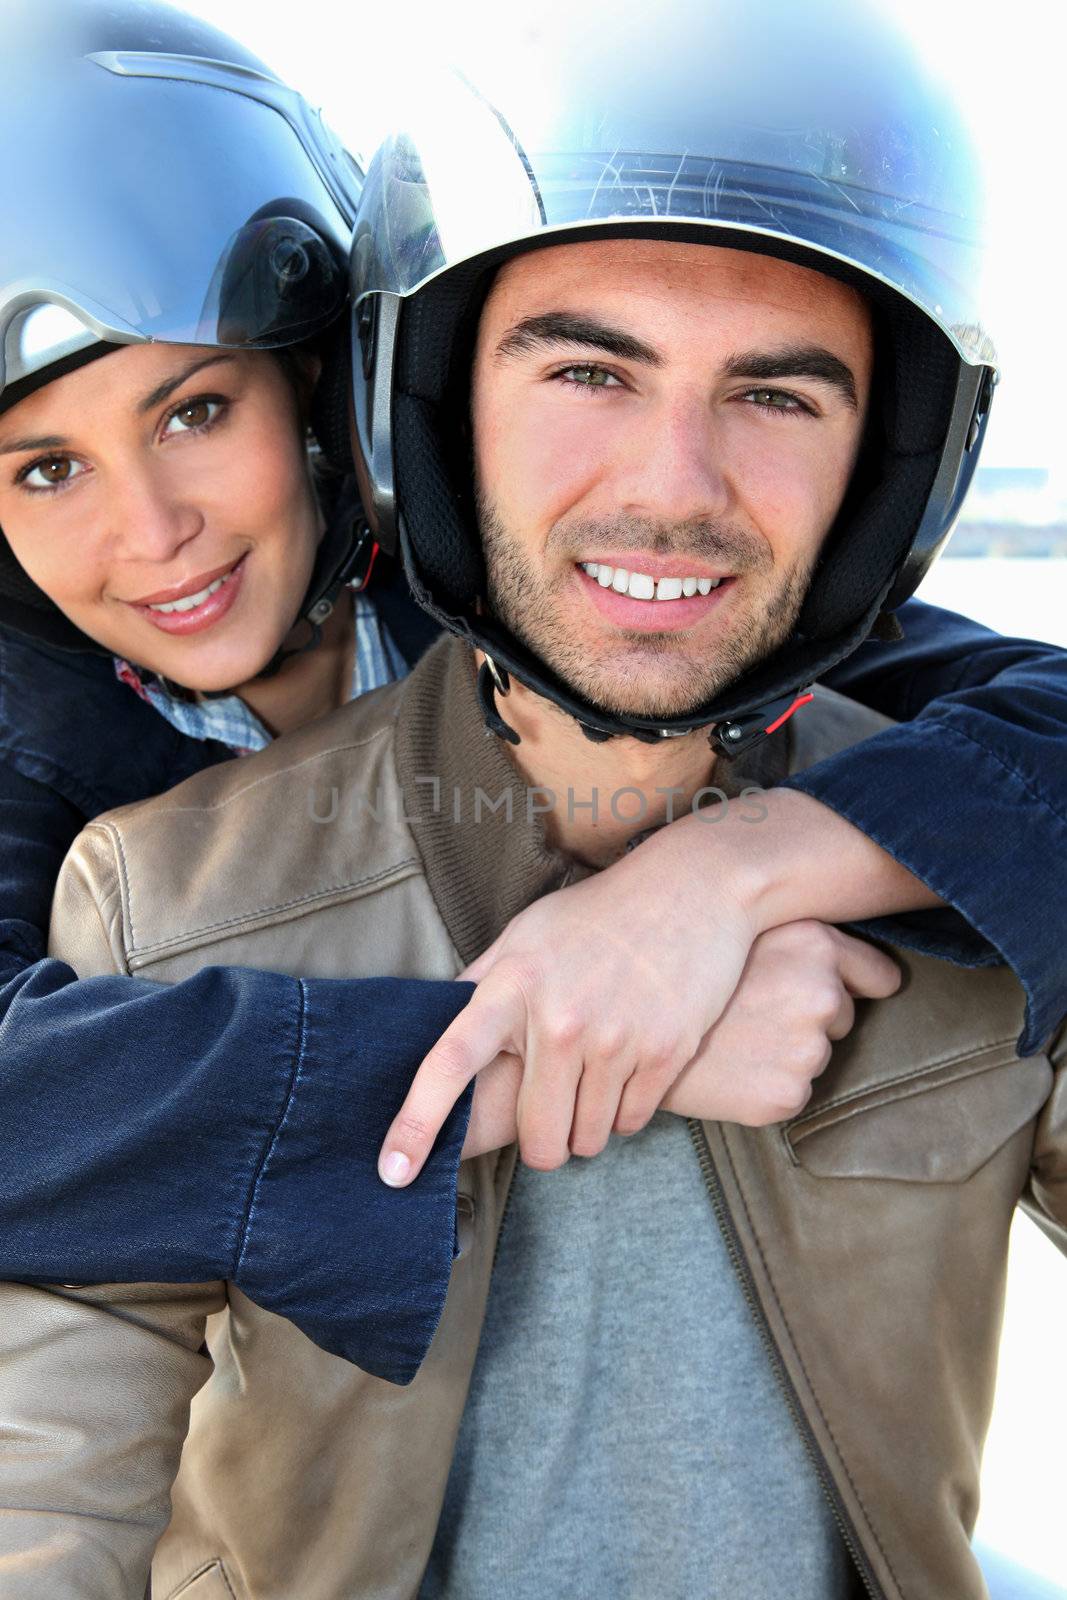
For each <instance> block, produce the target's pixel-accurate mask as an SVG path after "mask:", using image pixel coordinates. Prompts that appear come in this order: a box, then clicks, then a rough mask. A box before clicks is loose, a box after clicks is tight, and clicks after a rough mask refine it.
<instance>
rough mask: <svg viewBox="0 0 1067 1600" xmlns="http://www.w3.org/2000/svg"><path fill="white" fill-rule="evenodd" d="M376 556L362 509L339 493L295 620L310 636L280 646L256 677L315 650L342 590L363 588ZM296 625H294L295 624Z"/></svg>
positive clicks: (270, 673) (354, 499) (351, 497)
mask: <svg viewBox="0 0 1067 1600" xmlns="http://www.w3.org/2000/svg"><path fill="white" fill-rule="evenodd" d="M377 554H378V544H377V541H376V540H375V538H374V535H373V533H371V530H370V528H369V527H368V525H367V520H366V518H365V517H364V515H363V507H362V506H361V505H360V503H359V500H358V498H357V497H356V496H355V495H354V494H351V495H350V494H344V493H342V496H341V499H340V501H339V503H338V505H337V506H336V508H335V510H334V512H333V515H332V516H331V517H330V520H329V521H328V523H327V524H326V531H325V533H324V534H323V536H322V540H321V543H320V544H319V550H318V555H317V556H316V559H315V567H314V570H313V572H312V574H311V582H310V584H309V585H308V590H307V593H306V594H305V596H304V600H303V604H302V605H301V607H300V615H299V616H298V617H297V619H296V621H297V622H298V623H299V622H306V623H307V624H308V625H309V627H310V630H311V631H310V634H309V636H308V638H307V639H306V640H305V641H304V643H303V644H300V645H296V646H294V647H293V648H291V649H288V650H286V649H285V648H283V647H282V646H281V645H279V647H278V649H277V650H276V651H275V652H274V655H273V656H272V657H271V659H270V660H269V661H268V662H267V665H266V666H265V667H264V668H263V669H262V670H261V671H260V672H258V673H257V674H256V676H257V678H273V677H274V675H275V673H276V672H278V670H279V669H280V668H281V667H282V666H284V664H285V663H286V662H287V661H291V660H292V659H293V657H294V656H302V655H303V654H304V653H305V651H308V650H314V649H315V647H316V646H317V645H318V643H319V641H320V640H321V638H322V625H323V623H324V622H325V621H326V619H327V618H328V617H329V616H330V614H331V613H332V611H333V608H334V606H335V605H336V604H337V599H338V596H339V595H340V593H341V591H342V589H345V588H349V589H365V588H366V586H367V584H368V582H369V581H370V575H371V571H372V570H373V567H374V562H375V558H376V557H377ZM294 626H295V624H294Z"/></svg>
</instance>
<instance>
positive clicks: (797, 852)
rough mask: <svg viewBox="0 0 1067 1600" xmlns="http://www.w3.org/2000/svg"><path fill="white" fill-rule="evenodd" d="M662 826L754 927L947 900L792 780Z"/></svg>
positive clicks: (848, 918)
mask: <svg viewBox="0 0 1067 1600" xmlns="http://www.w3.org/2000/svg"><path fill="white" fill-rule="evenodd" d="M683 830H684V831H685V835H686V837H685V840H684V846H683V840H682V837H681V835H682V831H683ZM665 835H674V836H675V837H674V839H673V840H672V844H673V845H674V846H675V848H678V847H680V846H681V847H683V848H684V851H685V853H686V855H687V857H688V858H689V871H690V872H691V873H692V872H695V873H696V874H697V875H698V876H699V878H700V879H701V881H702V883H704V884H706V885H708V886H709V887H710V886H712V885H714V886H715V887H716V888H717V889H719V890H721V891H722V892H723V893H724V894H725V895H726V896H727V897H728V898H729V899H730V900H732V901H734V902H735V903H736V905H737V906H738V907H739V908H740V909H741V910H742V911H743V912H744V914H745V915H746V916H747V917H748V918H749V919H750V920H751V922H752V925H753V929H754V936H755V934H759V933H763V932H765V931H766V930H767V929H769V928H776V927H780V926H781V925H782V924H783V923H787V922H796V921H799V920H800V919H801V918H813V919H815V920H817V921H820V922H855V921H860V920H864V919H866V918H869V917H884V916H894V915H898V914H900V913H901V912H906V911H921V910H926V909H928V908H930V907H933V906H938V905H941V904H943V902H942V901H941V900H940V899H939V898H938V896H937V895H935V894H934V893H933V891H932V890H930V889H929V888H927V886H926V884H924V883H923V882H922V880H921V879H919V878H917V877H915V876H914V874H913V873H911V872H909V871H908V869H907V868H906V867H903V866H901V864H900V862H898V861H897V860H895V859H894V857H893V856H891V855H890V854H889V852H888V851H886V850H883V849H882V847H881V846H880V845H878V844H876V843H875V842H874V840H873V839H870V838H868V837H867V835H866V834H865V833H863V832H862V831H861V829H859V828H857V827H855V826H854V824H853V823H851V822H847V821H846V820H845V818H844V817H840V816H838V814H837V813H836V812H835V811H832V810H831V809H830V807H829V806H826V805H823V804H822V802H821V801H819V800H813V799H812V798H811V796H810V795H806V794H801V793H799V792H798V791H796V790H794V789H769V790H767V791H765V792H764V793H763V794H761V796H760V803H759V806H758V808H756V807H753V806H752V805H748V806H746V807H740V806H731V807H729V808H727V809H726V814H725V816H723V817H722V820H721V821H716V822H709V821H705V820H704V819H703V818H702V817H701V816H699V815H697V816H689V817H683V818H681V819H679V821H678V822H676V823H674V824H672V825H671V826H670V827H669V828H667V829H665V830H664V831H663V834H662V835H660V836H659V837H660V838H664V836H665ZM650 842H651V841H650Z"/></svg>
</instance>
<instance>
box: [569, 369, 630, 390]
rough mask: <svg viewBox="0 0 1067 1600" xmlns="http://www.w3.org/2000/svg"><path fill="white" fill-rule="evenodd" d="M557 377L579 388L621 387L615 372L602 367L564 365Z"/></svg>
mask: <svg viewBox="0 0 1067 1600" xmlns="http://www.w3.org/2000/svg"><path fill="white" fill-rule="evenodd" d="M557 377H560V378H564V379H566V381H567V382H568V383H573V384H575V385H576V386H577V387H578V388H581V389H608V388H621V387H622V385H621V384H620V382H619V380H618V378H617V377H616V376H615V374H614V373H613V372H607V371H606V370H605V369H604V368H603V367H591V366H581V367H564V369H563V371H562V372H560V373H557Z"/></svg>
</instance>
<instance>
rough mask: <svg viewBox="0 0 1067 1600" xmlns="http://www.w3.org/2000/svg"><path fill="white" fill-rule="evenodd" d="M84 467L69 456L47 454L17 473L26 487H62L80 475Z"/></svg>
mask: <svg viewBox="0 0 1067 1600" xmlns="http://www.w3.org/2000/svg"><path fill="white" fill-rule="evenodd" d="M84 470H85V469H84V468H83V467H82V466H81V465H80V464H79V463H78V462H77V461H73V460H72V459H71V457H70V456H47V457H46V458H45V459H44V460H43V461H35V462H34V463H33V465H32V466H30V467H26V468H24V469H23V471H22V472H20V473H19V475H18V481H19V483H21V484H23V485H24V486H25V487H26V488H27V489H32V490H40V489H63V488H65V487H66V485H67V484H68V483H71V482H73V480H74V479H75V478H78V477H80V476H81V474H82V472H83V471H84Z"/></svg>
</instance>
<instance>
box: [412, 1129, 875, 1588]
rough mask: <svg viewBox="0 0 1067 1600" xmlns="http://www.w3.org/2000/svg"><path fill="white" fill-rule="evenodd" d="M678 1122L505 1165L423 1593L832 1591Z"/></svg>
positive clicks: (841, 1557)
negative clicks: (506, 1198)
mask: <svg viewBox="0 0 1067 1600" xmlns="http://www.w3.org/2000/svg"><path fill="white" fill-rule="evenodd" d="M851 1573H852V1567H851V1563H850V1560H849V1557H848V1555H847V1552H846V1550H845V1548H844V1545H843V1543H842V1541H841V1538H840V1535H839V1533H838V1531H837V1527H836V1524H835V1522H834V1520H833V1517H832V1515H831V1513H830V1510H829V1507H828V1505H827V1503H826V1500H825V1498H824V1496H823V1493H822V1490H821V1487H820V1485H819V1481H818V1478H817V1477H816V1474H815V1471H814V1468H813V1467H812V1464H811V1462H810V1460H809V1458H808V1455H807V1453H806V1451H805V1448H804V1445H803V1443H802V1442H801V1439H800V1437H799V1435H798V1433H797V1431H796V1427H795V1425H794V1423H793V1421H792V1418H791V1417H790V1415H789V1411H788V1408H787V1405H786V1402H785V1399H784V1396H783V1395H782V1393H781V1391H780V1389H779V1387H778V1383H777V1379H776V1378H775V1375H774V1373H773V1371H772V1368H771V1365H770V1362H769V1360H768V1357H767V1354H766V1351H765V1350H764V1348H763V1344H762V1341H761V1339H760V1336H759V1333H758V1331H757V1329H756V1326H755V1323H754V1322H753V1318H752V1313H751V1312H750V1310H749V1309H748V1306H747V1304H746V1302H745V1299H744V1296H743V1294H742V1292H741V1289H740V1286H739V1284H738V1282H737V1278H736V1276H735V1273H734V1271H733V1268H732V1267H731V1265H730V1261H729V1258H728V1256H727V1254H726V1249H725V1246H724V1244H723V1240H722V1236H721V1234H720V1232H719V1228H718V1226H717V1224H716V1221H715V1216H714V1213H713V1211H712V1208H711V1205H710V1202H709V1200H708V1196H707V1191H706V1189H705V1187H704V1180H703V1178H702V1176H701V1172H700V1168H699V1164H698V1162H697V1158H696V1154H695V1152H694V1150H693V1147H692V1143H691V1141H690V1137H689V1133H688V1130H687V1128H686V1126H685V1123H684V1122H683V1121H682V1119H681V1118H679V1117H675V1116H671V1115H669V1114H667V1113H659V1114H657V1115H656V1116H655V1117H654V1118H653V1119H652V1122H651V1123H650V1124H649V1126H648V1127H647V1128H646V1129H645V1130H644V1132H643V1133H640V1134H638V1135H637V1136H636V1137H634V1138H633V1139H629V1140H622V1139H617V1138H613V1139H612V1141H611V1143H610V1145H609V1147H608V1149H607V1150H606V1151H605V1152H604V1153H603V1154H602V1155H600V1156H598V1157H597V1158H596V1159H595V1160H592V1161H581V1160H571V1161H570V1162H569V1163H568V1164H567V1166H566V1167H564V1168H563V1169H562V1170H561V1171H559V1172H554V1173H535V1172H532V1171H530V1170H528V1169H527V1168H523V1167H520V1168H519V1171H518V1174H517V1176H516V1180H515V1186H514V1189H513V1191H512V1196H511V1205H510V1208H509V1211H508V1215H507V1218H506V1220H505V1225H504V1231H503V1233H502V1235H501V1242H500V1253H499V1256H498V1259H497V1263H496V1269H495V1273H494V1277H493V1284H492V1288H491V1291H490V1298H489V1308H488V1314H487V1317H486V1323H485V1329H484V1332H483V1335H482V1341H481V1345H480V1347H479V1351H478V1360H477V1364H476V1366H475V1371H474V1377H473V1381H472V1386H471V1393H470V1398H469V1400H468V1403H467V1408H466V1411H465V1413H464V1417H463V1422H462V1426H461V1430H460V1437H459V1442H458V1447H457V1450H456V1455H455V1459H454V1462H453V1466H452V1472H451V1475H450V1477H449V1480H448V1488H447V1492H446V1496H445V1504H444V1511H443V1513H442V1517H441V1521H440V1525H439V1527H438V1531H437V1538H436V1541H435V1544H434V1548H433V1554H432V1556H431V1560H430V1564H429V1567H428V1569H427V1573H426V1577H425V1579H424V1582H423V1585H422V1588H421V1590H420V1600H546V1597H552V1600H555V1597H562V1596H566V1597H568V1600H584V1597H586V1596H588V1597H589V1600H603V1597H604V1596H605V1595H611V1596H612V1597H613V1600H738V1597H739V1596H744V1600H782V1596H783V1595H788V1596H789V1597H790V1600H843V1597H844V1596H846V1595H848V1594H849V1593H850V1592H851V1581H852V1580H851Z"/></svg>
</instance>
